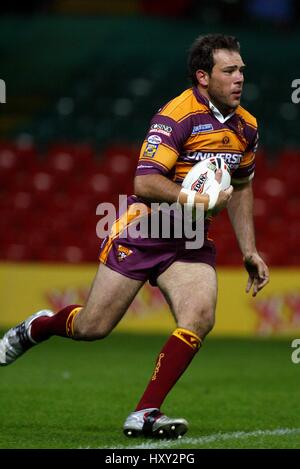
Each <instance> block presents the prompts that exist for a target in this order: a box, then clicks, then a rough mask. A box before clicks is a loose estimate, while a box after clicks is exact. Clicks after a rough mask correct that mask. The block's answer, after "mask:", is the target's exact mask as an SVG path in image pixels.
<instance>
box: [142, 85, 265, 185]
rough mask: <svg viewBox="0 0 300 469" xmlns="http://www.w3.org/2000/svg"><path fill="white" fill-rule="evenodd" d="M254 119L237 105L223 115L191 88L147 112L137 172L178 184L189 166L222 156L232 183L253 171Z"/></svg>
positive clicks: (243, 178) (255, 144) (255, 124)
mask: <svg viewBox="0 0 300 469" xmlns="http://www.w3.org/2000/svg"><path fill="white" fill-rule="evenodd" d="M257 142H258V132H257V122H256V119H255V117H253V116H252V115H251V114H250V113H249V112H248V111H246V110H245V109H244V108H243V107H241V106H238V107H237V109H236V110H235V112H233V113H231V114H230V115H229V116H227V117H225V118H223V116H221V114H220V113H218V110H217V109H216V108H214V106H213V105H212V104H211V103H210V102H209V101H208V100H207V99H206V98H205V97H204V96H203V95H201V94H200V92H199V90H198V89H197V87H194V88H190V89H187V90H186V91H184V92H183V93H182V94H181V95H179V96H177V97H176V98H174V99H172V100H171V101H170V102H168V103H167V104H166V105H165V106H164V107H163V108H161V109H160V110H159V111H158V113H157V114H155V116H154V117H153V119H152V121H151V123H150V128H149V130H148V133H147V135H146V138H145V140H144V143H143V145H142V148H141V153H140V159H139V162H138V166H137V171H136V174H137V175H143V174H151V173H159V174H163V175H164V176H166V177H168V178H170V179H171V180H173V181H174V182H177V183H181V182H182V180H183V179H184V177H185V175H186V174H187V172H188V171H189V170H190V169H191V167H192V166H193V165H194V164H195V163H198V162H199V161H203V160H205V159H206V158H210V157H211V156H222V157H223V158H224V160H225V161H226V163H227V165H228V167H229V168H230V172H231V178H232V184H239V183H243V182H247V181H249V180H250V179H251V178H252V177H253V175H254V169H255V151H256V148H257Z"/></svg>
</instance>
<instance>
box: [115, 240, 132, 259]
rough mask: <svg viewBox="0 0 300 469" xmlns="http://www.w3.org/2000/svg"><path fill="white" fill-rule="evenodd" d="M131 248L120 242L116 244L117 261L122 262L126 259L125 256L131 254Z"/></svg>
mask: <svg viewBox="0 0 300 469" xmlns="http://www.w3.org/2000/svg"><path fill="white" fill-rule="evenodd" d="M132 252H133V251H132V250H131V249H129V248H126V247H125V246H122V245H121V244H119V245H118V261H119V262H122V261H124V260H125V259H126V257H128V256H130V254H132Z"/></svg>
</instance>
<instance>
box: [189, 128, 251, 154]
mask: <svg viewBox="0 0 300 469" xmlns="http://www.w3.org/2000/svg"><path fill="white" fill-rule="evenodd" d="M228 134H229V136H228ZM225 137H228V139H229V142H228V145H229V146H228V150H230V152H243V151H244V149H245V145H243V142H241V139H240V138H238V136H237V135H236V134H235V133H234V132H230V133H229V132H228V130H227V129H224V130H223V129H222V130H219V131H216V132H210V133H206V132H205V133H204V132H203V133H202V132H201V150H202V151H205V150H210V151H217V152H219V151H222V152H224V151H225V152H226V146H224V144H223V143H222V140H223V139H224V138H225ZM185 149H187V150H190V151H197V150H199V135H196V136H195V137H190V138H189V139H188V141H187V142H186V145H185Z"/></svg>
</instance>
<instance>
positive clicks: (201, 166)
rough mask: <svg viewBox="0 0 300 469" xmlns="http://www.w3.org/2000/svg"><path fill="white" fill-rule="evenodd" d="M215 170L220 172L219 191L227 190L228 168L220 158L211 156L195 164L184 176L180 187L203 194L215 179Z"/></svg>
mask: <svg viewBox="0 0 300 469" xmlns="http://www.w3.org/2000/svg"><path fill="white" fill-rule="evenodd" d="M217 169H221V170H222V180H221V190H223V191H224V190H225V189H228V187H229V186H230V182H231V177H230V173H229V168H228V166H227V164H226V163H225V160H224V159H223V158H222V157H221V156H212V157H210V158H207V159H206V160H204V161H200V162H199V163H196V164H195V165H194V166H193V167H192V168H191V169H190V171H189V172H188V173H187V175H186V176H185V178H184V180H183V182H182V187H183V188H184V189H189V190H192V191H196V192H199V193H200V194H205V192H206V191H207V189H209V187H210V185H211V182H212V181H213V180H214V179H215V173H216V171H217Z"/></svg>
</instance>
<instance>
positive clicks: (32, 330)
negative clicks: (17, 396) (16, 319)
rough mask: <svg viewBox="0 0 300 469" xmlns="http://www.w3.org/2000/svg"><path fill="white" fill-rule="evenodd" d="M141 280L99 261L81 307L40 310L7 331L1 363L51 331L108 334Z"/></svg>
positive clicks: (0, 343)
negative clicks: (56, 310) (86, 297)
mask: <svg viewBox="0 0 300 469" xmlns="http://www.w3.org/2000/svg"><path fill="white" fill-rule="evenodd" d="M142 284H143V281H140V280H133V279H131V278H128V277H126V276H124V275H121V274H120V273H118V272H115V271H114V270H112V269H110V268H108V267H107V266H105V265H104V264H102V263H101V264H100V266H99V268H98V271H97V274H96V276H95V279H94V282H93V285H92V288H91V291H90V294H89V297H88V300H87V302H86V305H85V306H84V307H81V306H79V305H70V306H67V307H65V308H63V309H62V310H60V311H58V312H57V313H56V314H53V313H52V312H51V311H49V310H42V311H39V312H38V313H35V314H33V315H31V316H30V317H29V318H27V319H26V320H25V321H23V322H22V323H21V324H19V325H17V326H15V327H13V328H11V329H9V331H7V333H6V334H5V335H4V337H3V338H2V339H1V340H0V365H9V364H10V363H12V362H14V361H15V360H16V359H17V358H18V357H19V356H21V355H22V354H23V353H24V352H25V351H26V350H28V349H29V348H31V347H32V346H33V345H35V344H37V343H40V342H42V341H44V340H46V339H48V338H49V337H51V336H53V335H58V336H61V337H70V338H75V339H77V340H95V339H101V338H103V337H105V336H107V335H108V334H109V332H110V331H111V330H112V329H113V328H114V327H115V325H116V324H117V323H118V322H119V321H120V319H121V318H122V316H123V315H124V314H125V312H126V310H127V308H128V306H129V305H130V303H131V302H132V300H133V298H134V297H135V295H136V294H137V292H138V290H139V289H140V288H141V286H142Z"/></svg>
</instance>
